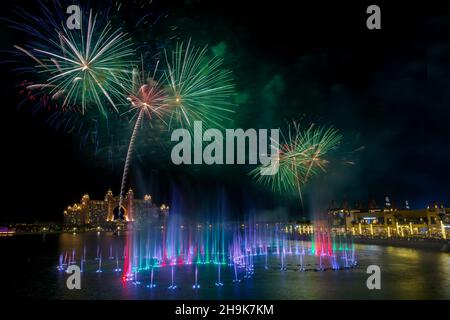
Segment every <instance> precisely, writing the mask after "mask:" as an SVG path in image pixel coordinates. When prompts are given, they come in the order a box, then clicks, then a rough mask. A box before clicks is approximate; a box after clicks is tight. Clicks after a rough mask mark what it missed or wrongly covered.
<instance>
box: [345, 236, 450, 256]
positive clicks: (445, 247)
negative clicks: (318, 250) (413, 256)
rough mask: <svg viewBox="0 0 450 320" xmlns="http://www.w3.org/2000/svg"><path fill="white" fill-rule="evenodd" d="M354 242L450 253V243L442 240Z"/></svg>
mask: <svg viewBox="0 0 450 320" xmlns="http://www.w3.org/2000/svg"><path fill="white" fill-rule="evenodd" d="M353 242H354V243H356V244H366V245H378V246H384V247H388V246H391V247H400V248H409V249H417V250H433V251H439V252H447V253H450V241H449V240H441V239H420V238H417V239H415V238H405V239H385V238H381V239H380V238H365V237H364V238H363V237H354V238H353Z"/></svg>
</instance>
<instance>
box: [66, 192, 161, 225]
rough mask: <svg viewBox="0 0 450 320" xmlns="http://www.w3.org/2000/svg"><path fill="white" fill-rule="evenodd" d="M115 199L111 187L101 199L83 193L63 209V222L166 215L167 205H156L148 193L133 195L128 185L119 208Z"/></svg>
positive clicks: (90, 222)
mask: <svg viewBox="0 0 450 320" xmlns="http://www.w3.org/2000/svg"><path fill="white" fill-rule="evenodd" d="M119 202H120V197H119V196H114V195H113V193H112V191H111V190H108V192H107V193H106V195H105V198H104V199H103V200H93V199H91V198H90V197H89V195H88V194H85V195H83V197H82V198H81V201H80V202H79V203H75V204H73V205H71V206H68V207H67V208H66V209H65V210H64V212H63V214H64V225H65V226H91V227H107V226H109V225H111V224H112V223H113V222H115V221H124V222H133V221H150V220H155V219H160V218H166V217H168V215H169V206H166V205H165V204H162V205H161V206H157V205H156V204H154V203H153V201H152V197H151V196H150V195H145V196H144V198H143V199H136V198H135V197H134V193H133V190H131V189H130V190H129V191H128V192H127V194H126V195H125V197H124V199H123V201H122V205H121V207H120V208H119Z"/></svg>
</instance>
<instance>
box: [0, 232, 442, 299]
mask: <svg viewBox="0 0 450 320" xmlns="http://www.w3.org/2000/svg"><path fill="white" fill-rule="evenodd" d="M123 241H124V239H123V238H120V237H119V238H117V237H113V236H112V235H110V234H104V233H102V234H100V235H97V234H95V233H89V234H78V235H71V234H62V235H45V236H43V235H18V236H13V237H2V238H0V255H1V261H2V263H1V264H0V269H1V271H2V275H3V282H2V289H3V292H7V293H8V297H9V298H16V299H17V298H26V299H450V254H448V253H441V252H432V251H426V250H419V249H417V250H416V249H406V248H397V247H382V246H373V245H356V254H357V260H358V266H357V267H356V268H353V269H348V270H338V271H333V270H327V271H323V272H315V271H312V270H310V271H307V272H298V271H297V270H298V267H297V263H298V262H297V260H295V259H294V258H291V260H287V261H286V262H285V263H286V264H287V265H286V267H287V270H286V271H281V270H280V266H279V263H280V261H279V259H278V258H277V257H275V256H274V257H269V260H268V266H269V268H268V269H265V268H264V266H265V261H264V258H263V257H259V258H256V260H255V274H254V275H253V276H252V278H250V279H243V277H242V274H240V276H239V278H240V279H242V280H243V281H242V282H240V283H237V284H235V283H233V281H232V280H233V278H234V269H233V268H232V267H229V266H223V267H222V269H221V280H222V282H223V283H224V286H223V287H216V286H215V282H217V274H218V272H217V271H218V270H217V266H216V265H200V266H199V267H198V275H199V283H200V285H201V287H200V289H198V290H193V289H192V285H193V283H194V273H195V272H194V268H195V266H194V265H186V266H177V267H175V268H174V282H175V284H176V285H177V286H178V288H177V289H175V290H168V289H167V287H168V286H169V285H170V284H171V269H170V267H165V268H156V269H155V271H154V280H155V283H156V285H157V287H156V288H154V289H149V288H147V287H146V285H147V284H148V283H149V281H150V280H149V272H143V273H142V276H141V275H139V277H140V279H138V280H141V284H140V285H134V284H132V283H126V284H124V283H123V282H122V280H121V275H122V274H121V273H116V272H114V271H113V269H114V268H115V264H116V262H115V260H109V259H108V256H109V252H108V248H109V244H110V243H117V242H119V243H120V242H123ZM84 244H87V251H88V252H87V257H88V259H87V260H88V261H87V262H86V264H85V270H84V272H83V274H82V289H81V290H68V289H67V287H66V277H67V275H66V274H65V273H64V272H60V271H58V270H57V268H56V267H57V265H58V260H59V256H60V254H61V252H65V251H68V252H71V251H72V249H73V248H76V250H77V251H78V252H79V251H81V250H82V249H81V248H82V247H83V246H84ZM99 245H100V247H102V248H104V249H103V250H104V254H103V255H104V256H105V257H104V259H103V261H102V263H103V266H102V269H103V272H102V273H96V272H95V271H96V270H97V269H98V261H96V260H95V255H96V252H95V251H96V248H97V247H98V246H99ZM77 254H78V253H77ZM311 259H315V258H314V257H313V258H310V260H309V261H305V264H309V266H311V268H314V266H315V263H316V262H317V261H315V260H311ZM372 264H375V265H378V266H380V268H381V286H382V287H381V290H368V289H367V287H366V279H367V277H368V275H367V274H366V268H367V266H368V265H372Z"/></svg>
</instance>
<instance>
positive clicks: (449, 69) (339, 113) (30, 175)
mask: <svg viewBox="0 0 450 320" xmlns="http://www.w3.org/2000/svg"><path fill="white" fill-rule="evenodd" d="M154 2H155V3H154V4H152V6H149V7H148V8H153V10H155V12H156V13H158V14H161V16H162V18H161V19H160V21H158V23H157V24H156V25H155V26H153V27H152V28H151V29H148V30H147V29H145V26H143V25H141V26H140V27H139V30H134V31H133V30H131V31H132V32H131V34H132V36H133V37H134V38H135V40H136V42H137V43H139V41H142V42H144V41H150V39H157V40H156V41H158V43H164V40H161V39H164V38H167V37H170V36H171V35H172V34H175V35H176V38H174V39H175V40H177V39H180V40H181V39H189V38H191V39H192V41H193V42H194V43H195V44H198V45H205V44H209V46H210V48H211V50H212V51H213V52H214V53H216V54H218V55H220V56H222V57H223V58H224V60H225V65H226V67H227V68H229V69H230V70H232V71H233V75H234V79H235V82H236V88H237V92H238V95H237V100H238V101H239V102H240V105H239V106H238V107H237V110H236V114H235V116H234V124H233V125H234V127H240V128H244V129H245V128H277V127H285V126H286V124H287V123H288V122H289V121H292V120H301V121H302V122H304V123H310V122H314V123H318V124H324V125H333V126H334V127H336V128H337V129H339V130H340V131H341V132H342V134H343V136H344V140H343V141H344V142H343V144H342V145H341V147H340V150H339V154H337V155H335V157H334V158H333V159H332V160H333V161H331V164H330V167H329V168H328V170H327V173H326V174H324V175H321V176H320V177H318V178H317V179H315V180H314V181H312V183H311V184H309V185H308V186H307V188H306V189H305V190H304V203H303V206H302V204H301V203H300V201H299V200H298V197H289V196H286V195H277V194H273V193H271V192H270V191H269V190H267V189H265V188H262V187H260V186H257V185H256V184H255V183H254V182H253V181H252V180H251V178H250V177H249V176H248V175H247V173H248V171H249V169H251V166H226V167H225V166H215V167H198V168H192V167H189V168H188V167H174V166H172V165H170V163H168V162H169V161H170V159H169V158H168V157H166V156H164V153H163V152H159V151H158V150H159V149H158V147H155V148H152V146H151V145H152V144H151V143H150V142H151V140H148V143H146V141H147V140H145V139H146V138H145V135H144V137H143V138H142V139H143V140H142V141H141V142H140V143H139V144H138V147H137V156H136V157H135V159H134V161H133V163H132V173H131V185H132V186H133V189H134V190H135V191H136V193H137V195H138V196H142V195H143V194H144V193H151V194H152V195H154V199H155V201H156V202H157V203H162V202H168V203H172V202H173V198H174V197H177V202H180V203H182V205H181V208H183V210H185V211H186V212H188V213H189V214H203V213H205V212H207V213H208V214H212V213H211V212H213V211H214V207H215V206H216V205H217V202H218V201H217V199H218V198H220V197H224V198H225V199H226V201H227V203H228V207H229V211H230V213H229V214H230V215H232V216H234V217H239V216H242V215H244V214H246V213H248V212H249V211H251V210H254V211H255V212H257V213H258V214H261V215H263V214H265V213H267V212H272V213H273V212H277V213H280V214H288V215H290V216H291V217H298V216H308V215H310V214H311V212H314V211H316V210H324V209H325V208H326V207H327V206H328V205H329V203H330V201H331V200H333V199H334V200H336V201H337V202H338V203H339V202H340V201H342V200H343V199H344V198H347V199H348V200H349V202H350V203H354V202H356V201H358V200H360V201H364V202H367V201H368V200H369V199H375V200H376V201H377V203H378V204H380V205H381V204H382V203H383V198H384V196H385V195H389V196H390V197H391V199H392V200H393V201H394V203H397V205H398V206H400V207H401V206H402V205H403V202H404V201H405V200H409V202H410V204H411V206H412V207H414V208H422V207H424V206H426V205H427V203H428V202H431V201H441V202H444V203H445V204H446V206H449V205H450V170H449V164H450V142H449V138H450V92H449V88H450V86H449V84H450V41H449V40H448V35H449V34H450V15H449V14H448V11H447V12H446V11H444V10H443V9H442V8H437V7H436V8H430V7H426V8H425V7H423V6H425V4H422V6H421V5H419V4H414V5H413V4H411V3H409V2H404V3H401V2H397V1H396V3H397V4H393V3H392V1H390V2H388V3H384V2H374V3H372V2H364V1H362V2H359V3H347V1H345V2H343V1H339V2H336V1H334V2H331V1H330V3H331V4H327V3H325V2H322V1H314V3H315V4H311V1H300V2H301V3H300V4H298V2H299V1H276V2H267V3H266V4H262V3H260V4H256V3H257V2H254V1H251V2H250V1H249V2H248V5H247V6H245V5H244V4H243V1H229V0H228V1H184V2H183V1H175V2H170V3H167V2H166V1H154ZM28 3H31V2H28ZM258 3H259V2H258ZM294 3H295V5H294ZM250 4H251V5H250ZM369 4H378V5H379V6H380V7H381V12H382V29H381V30H368V29H367V28H366V18H367V16H368V15H367V14H366V13H365V11H366V8H367V6H368V5H369ZM427 5H428V4H427ZM20 6H22V7H25V8H27V9H29V10H31V11H32V10H35V9H34V6H33V4H30V5H27V2H24V1H22V2H21V4H20ZM123 6H124V9H123V18H124V23H125V24H126V25H127V26H129V27H130V28H131V27H132V26H133V25H135V23H136V20H138V19H139V18H140V17H142V16H143V15H145V12H146V11H145V10H138V8H139V5H138V4H136V3H134V4H132V3H131V1H130V4H127V1H125V3H124V5H123ZM146 10H147V9H146ZM147 11H151V10H150V9H148V10H147ZM8 12H10V11H8V10H4V11H3V13H2V16H7V17H9V18H10V17H11V15H8ZM173 26H176V28H175V29H174V28H173ZM0 30H1V31H0V32H1V33H0V39H1V49H2V50H11V48H12V45H13V44H16V43H23V42H24V40H23V38H22V39H21V38H20V34H18V33H16V32H13V31H12V30H11V29H9V28H7V25H6V23H3V22H2V24H1V29H0ZM145 37H148V38H147V39H145ZM1 58H2V60H3V61H5V60H8V59H9V58H8V53H6V52H3V53H2V54H1ZM0 67H1V74H2V77H1V81H2V86H1V93H0V94H1V97H2V110H3V116H2V120H3V125H2V127H1V133H2V134H1V136H2V142H3V152H2V155H3V160H4V161H3V169H4V172H3V174H2V176H3V189H4V190H5V191H6V192H5V191H3V195H4V197H5V199H4V203H5V204H6V205H4V206H3V210H2V214H1V215H0V221H17V222H22V221H29V222H33V221H36V220H39V221H46V220H56V221H57V220H61V218H62V216H61V212H62V210H63V208H64V207H65V206H67V205H68V204H71V203H73V202H76V201H78V200H79V199H80V197H81V195H82V194H83V193H86V192H87V193H89V194H90V195H91V198H97V199H102V198H103V196H104V194H105V192H106V191H107V189H108V188H112V189H113V191H114V193H115V194H117V193H118V192H119V188H120V177H121V168H122V166H123V161H124V157H125V151H124V149H123V148H118V150H119V151H117V152H114V157H113V159H107V157H105V156H104V154H102V153H101V152H99V153H95V152H92V148H91V147H90V146H82V147H81V146H80V141H79V139H78V138H77V136H76V135H73V134H67V133H64V132H60V131H58V130H55V129H54V128H52V127H50V126H48V125H47V124H46V123H45V120H46V118H45V117H46V116H45V115H43V114H40V113H37V114H36V113H33V108H32V104H31V103H25V104H23V105H22V107H21V108H18V107H17V106H18V105H19V103H20V102H21V101H22V100H23V97H21V96H20V95H19V90H20V88H19V87H18V83H20V81H21V80H23V77H24V76H23V75H21V74H18V73H17V72H15V71H14V68H16V67H17V65H14V64H11V63H3V64H1V66H0ZM125 132H126V130H125ZM150 132H152V131H150ZM128 134H129V133H126V134H125V135H124V136H125V138H126V137H127V136H128ZM149 139H150V138H149ZM144 140H145V141H144ZM120 150H121V151H120ZM344 158H345V159H347V160H351V161H354V162H355V164H354V165H352V166H349V165H345V164H344V163H343V161H341V160H342V159H344ZM174 190H175V191H174ZM174 194H175V196H174ZM180 199H181V200H180Z"/></svg>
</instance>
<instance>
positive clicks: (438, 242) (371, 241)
mask: <svg viewBox="0 0 450 320" xmlns="http://www.w3.org/2000/svg"><path fill="white" fill-rule="evenodd" d="M94 232H98V231H96V230H89V231H83V232H77V233H76V234H83V233H94ZM111 232H112V231H102V233H111ZM63 233H68V234H72V232H69V231H53V232H51V231H50V232H49V231H47V232H15V233H13V234H8V235H2V236H1V237H0V238H3V237H5V238H7V237H8V238H9V237H13V236H22V235H47V234H48V235H55V234H63ZM353 242H354V243H356V244H363V245H378V246H384V247H388V246H391V247H401V248H410V249H417V250H433V251H439V252H447V253H450V240H442V239H423V238H401V239H400V238H396V239H392V238H391V239H387V238H375V237H360V236H355V237H353Z"/></svg>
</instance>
